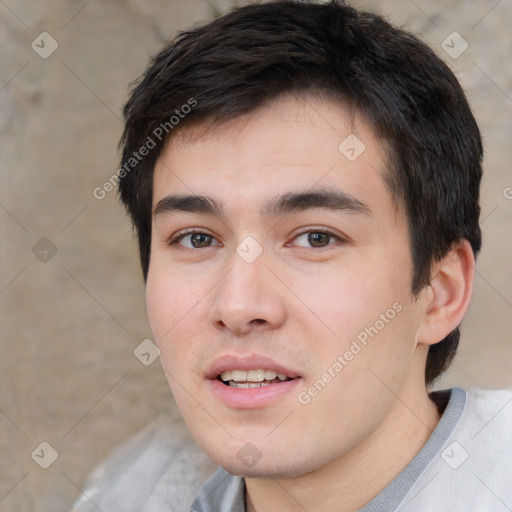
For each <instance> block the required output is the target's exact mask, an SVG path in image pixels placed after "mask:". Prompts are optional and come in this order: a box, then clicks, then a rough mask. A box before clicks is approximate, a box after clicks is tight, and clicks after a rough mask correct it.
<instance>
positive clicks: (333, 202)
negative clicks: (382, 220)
mask: <svg viewBox="0 0 512 512" xmlns="http://www.w3.org/2000/svg"><path fill="white" fill-rule="evenodd" d="M312 208H325V209H327V210H336V211H340V210H344V211H347V212H349V213H360V214H364V215H368V216H371V215H372V212H371V210H370V208H369V207H368V205H366V204H365V203H362V202H361V201H359V200H358V199H356V198H355V197H354V196H352V195H350V194H348V193H346V192H342V191H341V190H333V189H326V190H320V191H304V192H288V193H286V194H283V195H280V196H277V197H274V198H272V199H271V200H270V201H268V202H267V203H265V205H264V206H263V208H262V211H261V213H262V215H264V216H266V217H278V216H280V215H283V214H286V213H291V212H296V211H304V210H309V209H312ZM173 212H188V213H202V214H207V215H214V216H216V217H221V218H222V217H225V216H226V212H225V209H224V207H223V205H222V203H220V202H219V201H217V200H216V199H213V198H211V197H208V196H200V195H169V196H167V197H164V198H163V199H161V200H160V201H158V203H157V205H156V207H155V212H154V214H155V216H156V215H161V214H163V213H165V214H169V213H173Z"/></svg>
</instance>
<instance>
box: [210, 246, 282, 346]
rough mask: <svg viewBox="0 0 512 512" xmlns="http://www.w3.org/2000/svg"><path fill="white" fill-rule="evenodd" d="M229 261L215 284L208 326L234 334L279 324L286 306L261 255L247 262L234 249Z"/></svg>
mask: <svg viewBox="0 0 512 512" xmlns="http://www.w3.org/2000/svg"><path fill="white" fill-rule="evenodd" d="M229 264H230V266H229V271H228V272H227V273H226V275H225V276H224V278H223V279H221V281H220V282H219V284H218V285H217V286H216V287H215V292H214V293H215V295H214V299H213V303H212V306H211V309H210V311H209V321H210V323H211V325H212V326H213V327H214V328H215V329H218V330H227V331H230V332H231V333H232V334H233V335H235V336H237V337H241V336H244V335H247V334H249V333H251V332H253V331H265V330H268V329H275V328H277V327H279V326H280V325H282V324H283V322H284V320H285V317H286V309H285V305H284V302H283V300H282V297H281V295H280V290H279V282H278V281H277V280H276V278H275V277H274V276H273V274H272V272H271V271H270V270H269V268H268V267H267V261H266V258H265V255H264V254H262V255H261V256H260V257H259V258H258V259H257V260H256V261H253V262H252V263H248V262H246V261H244V259H242V258H241V257H240V256H239V255H238V254H237V253H236V252H234V254H233V256H232V257H231V258H230V261H229ZM281 293H282V290H281Z"/></svg>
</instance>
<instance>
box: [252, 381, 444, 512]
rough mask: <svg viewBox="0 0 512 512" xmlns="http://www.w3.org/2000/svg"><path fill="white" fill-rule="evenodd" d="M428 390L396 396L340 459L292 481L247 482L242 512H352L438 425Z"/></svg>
mask: <svg viewBox="0 0 512 512" xmlns="http://www.w3.org/2000/svg"><path fill="white" fill-rule="evenodd" d="M439 419H440V416H439V413H438V410H437V407H436V405H435V404H434V403H433V402H432V401H431V400H430V398H429V397H428V394H427V391H426V389H425V387H424V385H423V386H422V389H421V390H420V389H418V388H416V389H414V390H410V391H409V392H404V393H401V394H400V396H397V399H396V401H395V404H394V407H393V409H392V410H391V411H390V413H389V414H388V416H387V417H386V419H385V421H384V422H383V423H382V424H381V425H380V426H379V428H378V429H377V430H376V431H374V432H373V433H372V435H371V436H369V437H368V438H366V439H365V440H364V441H363V442H362V443H361V444H360V445H358V446H356V447H354V448H353V449H352V450H351V451H350V452H348V453H346V454H344V455H343V456H342V457H340V458H338V459H335V460H333V461H331V462H329V463H328V464H327V465H325V466H323V467H321V468H319V469H318V470H316V471H314V472H312V473H308V474H306V475H302V476H299V477H296V478H291V479H279V480H277V479H255V478H246V480H245V483H246V493H247V494H246V501H247V512H261V511H265V510H280V511H281V512H298V511H303V510H317V509H318V508H319V507H318V505H319V504H321V509H322V511H323V512H355V511H357V510H359V509H360V508H362V507H363V506H364V505H365V504H367V503H368V502H369V501H371V500H372V499H373V498H374V497H375V496H376V495H377V494H378V493H379V492H380V491H381V490H382V489H384V488H385V487H386V486H387V485H388V484H389V483H390V482H391V481H392V480H393V478H395V476H396V475H398V473H400V471H401V470H402V469H403V468H404V467H405V466H406V465H407V464H408V463H409V462H410V461H411V460H412V459H413V458H414V457H415V456H416V454H417V453H418V452H419V451H420V450H421V448H422V447H423V445H424V444H425V443H426V441H427V439H428V438H429V436H430V434H431V433H432V431H433V430H434V428H435V427H436V425H437V423H438V422H439Z"/></svg>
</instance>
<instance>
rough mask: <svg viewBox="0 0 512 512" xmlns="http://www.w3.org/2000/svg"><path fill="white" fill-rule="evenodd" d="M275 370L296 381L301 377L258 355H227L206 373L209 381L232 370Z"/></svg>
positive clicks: (218, 359) (212, 365) (215, 362)
mask: <svg viewBox="0 0 512 512" xmlns="http://www.w3.org/2000/svg"><path fill="white" fill-rule="evenodd" d="M258 369H262V370H273V371H275V372H276V373H281V374H283V375H286V376H287V377H290V378H291V379H294V378H296V377H299V376H300V375H299V374H298V373H297V372H296V371H295V370H292V369H290V368H287V367H286V366H283V365H281V364H279V363H277V362H276V361H274V360H272V359H270V358H268V357H265V356H262V355H257V354H252V355H245V356H237V355H234V354H226V355H223V356H220V357H218V358H217V359H215V360H214V361H213V363H212V364H211V365H210V367H209V368H208V370H207V372H206V378H207V379H216V378H217V377H218V376H219V375H220V374H221V373H222V372H225V371H231V370H245V371H249V370H258Z"/></svg>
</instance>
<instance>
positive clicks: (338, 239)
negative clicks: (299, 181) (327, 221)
mask: <svg viewBox="0 0 512 512" xmlns="http://www.w3.org/2000/svg"><path fill="white" fill-rule="evenodd" d="M308 233H319V234H325V235H328V236H330V237H332V238H334V239H335V242H342V243H343V242H346V241H347V239H346V238H344V237H342V236H340V235H338V234H336V233H334V232H333V231H330V230H329V229H326V228H308V229H306V230H304V231H301V232H300V233H297V234H296V235H295V236H294V237H293V240H296V239H297V238H298V237H300V236H302V235H307V234H308ZM188 235H207V236H211V237H212V238H215V237H214V236H213V235H211V234H210V233H206V232H205V231H201V230H189V231H181V232H179V233H178V234H177V235H176V236H175V237H173V238H172V239H171V240H170V241H169V245H176V244H177V243H179V242H180V241H181V240H183V238H185V237H186V236H188ZM287 245H288V244H287ZM332 245H334V243H332V244H329V245H327V246H325V247H303V246H299V247H302V248H303V249H310V250H314V251H316V252H318V251H321V250H326V249H328V248H329V247H331V246H332ZM209 247H211V246H209ZM185 249H189V250H199V249H197V248H194V249H190V248H189V247H185Z"/></svg>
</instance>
